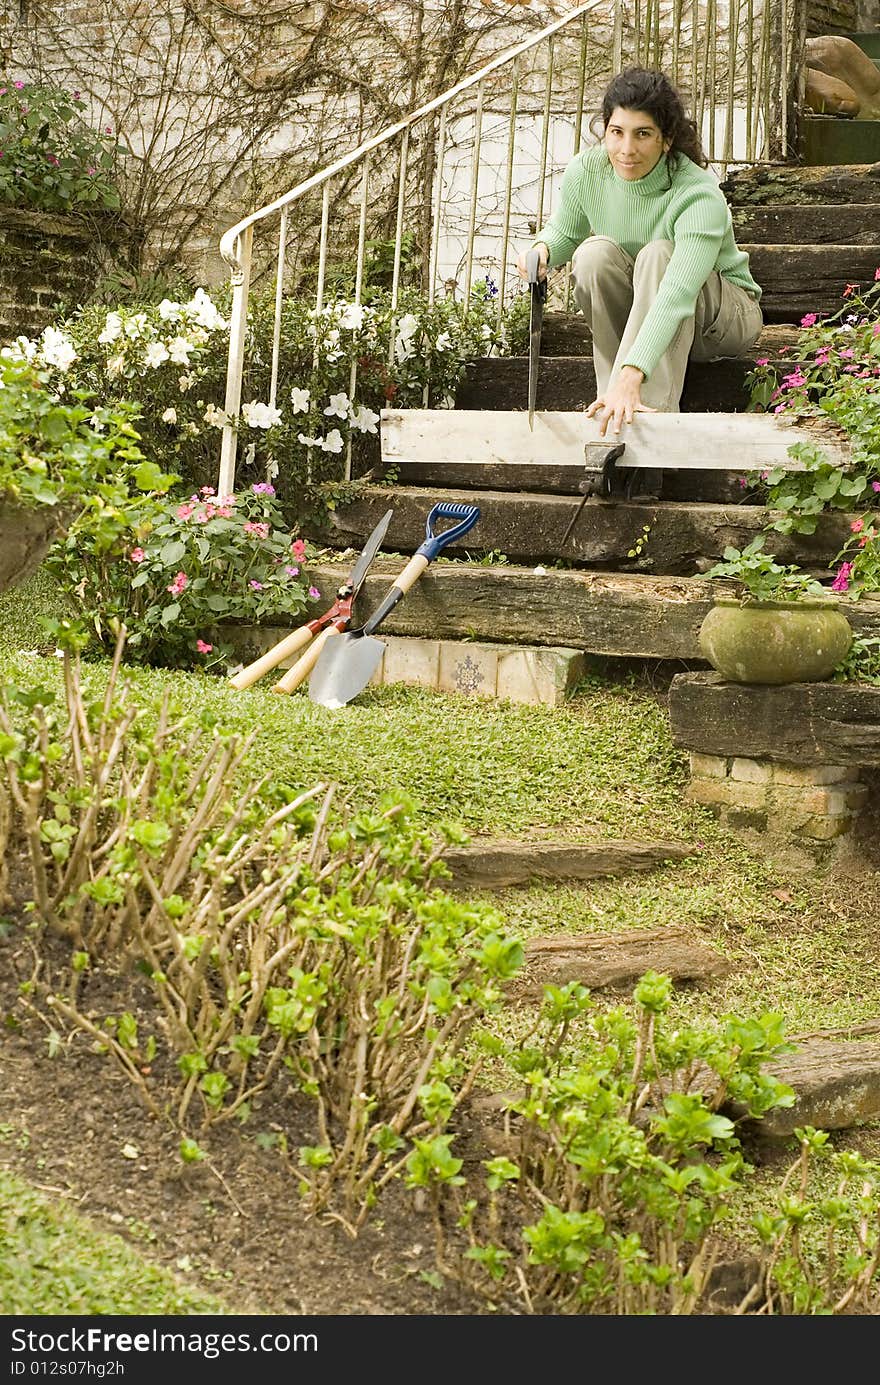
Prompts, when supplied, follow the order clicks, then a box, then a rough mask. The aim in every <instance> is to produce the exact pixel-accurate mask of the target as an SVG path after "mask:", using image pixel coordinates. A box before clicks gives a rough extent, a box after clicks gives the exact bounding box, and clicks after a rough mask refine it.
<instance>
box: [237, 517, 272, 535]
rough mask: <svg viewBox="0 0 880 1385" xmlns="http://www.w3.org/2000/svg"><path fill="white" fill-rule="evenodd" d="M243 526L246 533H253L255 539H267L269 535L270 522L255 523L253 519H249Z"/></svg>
mask: <svg viewBox="0 0 880 1385" xmlns="http://www.w3.org/2000/svg"><path fill="white" fill-rule="evenodd" d="M242 528H243V529H244V532H245V533H246V534H252V535H253V536H254V538H255V539H267V538H268V537H269V526H268V524H255V523H254V522H253V520H250V519H249V520H247V521H246V522H245V523H244V524H243V525H242Z"/></svg>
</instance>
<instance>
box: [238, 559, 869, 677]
mask: <svg viewBox="0 0 880 1385" xmlns="http://www.w3.org/2000/svg"><path fill="white" fill-rule="evenodd" d="M779 538H780V540H781V536H779ZM792 542H793V541H792V540H786V543H787V544H788V551H789V552H790V550H791V544H792ZM774 549H775V544H774ZM777 551H778V552H780V553H781V552H782V549H781V546H780V549H779V550H777ZM353 561H354V555H353V553H349V556H348V557H347V558H346V559H344V560H343V561H341V562H334V563H331V562H325V563H316V564H311V565H310V566H309V577H310V579H311V580H312V581H313V582H314V583H315V585H316V586H317V587H318V589H319V590H320V591H321V592H322V593H323V596H322V599H321V601H319V602H318V603H316V606H315V608H314V609H315V611H316V612H317V613H320V612H322V611H324V610H326V609H327V608H328V607H329V606H330V605H331V603H332V600H333V595H334V593H335V591H336V588H337V587H338V586H339V584H340V583H341V582H342V581H343V579H344V577H345V576H347V573H348V570H349V567H350V565H351V563H352V562H353ZM404 561H405V559H402V558H397V559H393V558H390V557H388V556H387V555H385V554H382V555H381V556H380V557H378V558H377V559H376V560H375V562H374V563H373V566H372V567H371V568H370V571H369V572H368V574H367V577H366V580H365V582H364V585H363V587H362V588H361V592H360V595H359V596H358V598H357V601H356V603H355V619H354V623H355V624H357V623H359V622H361V621H363V620H366V618H367V616H368V615H369V613H370V612H371V611H373V610H375V609H376V607H377V606H378V604H379V602H380V601H381V599H382V597H383V595H384V594H385V592H386V591H387V589H388V587H389V585H390V584H391V582H392V581H393V580H394V578H395V577H396V576H397V574H398V573H399V572H400V570H401V568H402V567H403V563H404ZM732 590H733V584H731V583H724V582H716V581H712V582H707V581H706V579H705V578H702V577H656V576H652V575H650V574H648V573H644V572H610V573H609V572H595V571H585V570H584V569H574V568H550V569H548V570H546V571H543V572H540V573H536V572H535V571H534V570H533V569H532V568H528V567H516V566H513V565H512V564H510V565H499V566H494V567H488V566H483V565H482V564H476V563H455V562H446V561H443V560H442V559H441V560H438V561H437V562H435V563H432V564H431V566H430V567H429V568H428V569H427V571H426V572H425V573H424V574H423V576H422V577H420V578H419V580H418V582H417V583H416V584H415V586H414V587H412V588H411V590H410V591H409V592H407V594H406V597H405V598H404V600H402V601H400V602H398V604H397V605H396V606H395V607H394V610H393V611H392V612H391V614H390V615H389V616H387V617H386V619H385V620H384V621H383V623H382V627H381V631H382V635H383V638H384V637H385V636H386V635H405V636H420V637H423V638H425V639H440V640H455V639H464V638H465V637H467V636H470V637H471V638H472V639H474V640H482V641H491V642H502V643H512V644H520V645H527V646H530V647H531V646H535V645H546V646H554V645H557V646H563V647H567V648H573V649H579V650H585V651H587V652H589V653H592V654H603V655H620V656H624V657H628V658H646V659H669V660H684V661H687V662H693V661H698V662H700V663H703V662H704V661H703V660H702V656H701V654H700V648H699V644H698V642H697V636H698V633H699V629H700V626H701V624H702V623H703V620H704V618H705V616H706V615H707V613H708V611H709V609H710V607H711V605H712V599H713V596H714V594H715V593H716V592H718V593H725V592H728V593H729V592H730V591H732ZM844 609H845V610H846V615H847V619H848V620H849V622H850V624H851V625H852V627H853V630H854V631H855V633H856V634H857V635H859V636H861V637H862V638H863V639H877V638H880V599H874V600H872V599H870V598H862V599H861V600H859V601H853V602H850V603H849V604H848V605H846V606H845V608H844ZM286 634H288V630H287V629H286V628H282V627H280V626H272V627H266V626H264V627H262V629H261V630H258V631H256V630H254V628H253V627H248V626H237V627H236V626H228V627H226V628H225V630H224V638H226V637H228V636H230V635H232V636H234V637H235V638H236V639H237V641H238V643H237V644H236V648H237V649H238V650H239V653H240V655H241V656H242V658H243V662H245V663H249V662H250V661H251V660H252V659H254V658H256V657H257V655H258V654H261V653H263V652H264V651H265V650H266V649H270V648H272V646H273V645H275V644H277V643H278V641H279V640H280V639H282V638H283V636H284V635H286Z"/></svg>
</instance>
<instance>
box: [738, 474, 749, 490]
mask: <svg viewBox="0 0 880 1385" xmlns="http://www.w3.org/2000/svg"><path fill="white" fill-rule="evenodd" d="M748 484H749V483H748V481H747V480H746V478H745V477H744V476H741V477H740V478H739V485H740V490H745V488H746V486H747V485H748Z"/></svg>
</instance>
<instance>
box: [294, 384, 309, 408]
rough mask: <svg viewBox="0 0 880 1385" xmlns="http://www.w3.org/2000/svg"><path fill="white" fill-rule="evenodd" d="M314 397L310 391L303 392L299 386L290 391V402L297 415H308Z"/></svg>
mask: <svg viewBox="0 0 880 1385" xmlns="http://www.w3.org/2000/svg"><path fill="white" fill-rule="evenodd" d="M311 399H312V396H311V394H310V392H309V391H308V390H301V389H300V388H299V386H298V385H294V387H293V389H292V390H291V391H290V402H291V404H292V405H293V412H294V413H295V414H307V413H308V411H309V404H310V403H311Z"/></svg>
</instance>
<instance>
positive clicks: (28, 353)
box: [0, 336, 40, 361]
mask: <svg viewBox="0 0 880 1385" xmlns="http://www.w3.org/2000/svg"><path fill="white" fill-rule="evenodd" d="M39 349H40V343H39V342H38V341H34V340H33V339H32V338H31V337H25V336H21V337H16V338H15V341H14V342H13V343H12V345H11V346H4V347H3V349H2V351H0V356H5V357H6V358H7V359H8V360H10V361H32V360H33V359H34V357H35V356H36V354H37V352H38V351H39Z"/></svg>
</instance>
